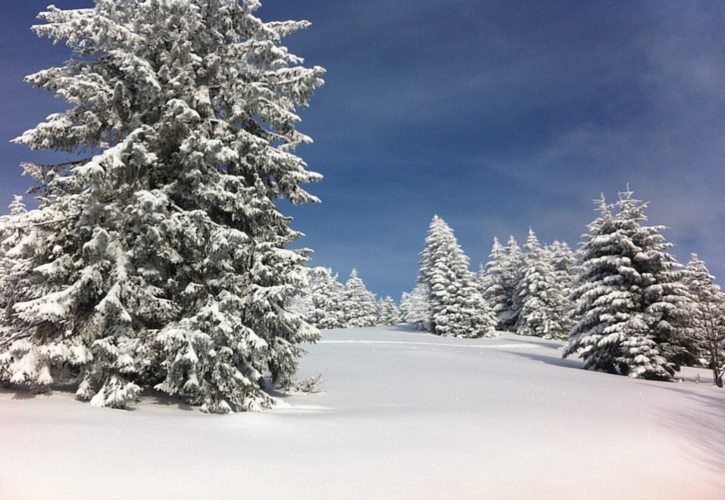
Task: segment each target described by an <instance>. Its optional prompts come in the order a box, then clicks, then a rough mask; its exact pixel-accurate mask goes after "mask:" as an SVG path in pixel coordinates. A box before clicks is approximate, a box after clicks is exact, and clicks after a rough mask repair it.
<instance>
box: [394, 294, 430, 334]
mask: <svg viewBox="0 0 725 500" xmlns="http://www.w3.org/2000/svg"><path fill="white" fill-rule="evenodd" d="M429 295H430V293H429V292H428V287H427V286H426V285H424V284H422V283H418V284H417V285H416V286H415V288H413V291H412V292H410V293H409V294H407V297H405V296H404V297H403V299H401V303H400V309H401V311H403V310H404V311H405V315H404V316H403V318H402V319H403V321H405V322H406V323H410V324H411V325H415V326H416V328H418V329H420V330H425V331H430V330H431V325H430V317H431V312H430V304H429V303H428V297H429Z"/></svg>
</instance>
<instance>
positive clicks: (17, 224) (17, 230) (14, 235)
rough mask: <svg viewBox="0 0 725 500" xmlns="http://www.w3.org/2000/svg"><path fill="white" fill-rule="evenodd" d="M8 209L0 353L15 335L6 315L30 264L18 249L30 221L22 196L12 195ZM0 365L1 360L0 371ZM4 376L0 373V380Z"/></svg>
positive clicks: (0, 225) (1, 252) (0, 285)
mask: <svg viewBox="0 0 725 500" xmlns="http://www.w3.org/2000/svg"><path fill="white" fill-rule="evenodd" d="M9 209H10V213H9V214H7V215H3V216H2V217H0V352H1V351H2V349H3V346H7V345H9V344H10V343H11V342H12V341H13V338H14V337H15V335H13V333H14V332H13V330H11V329H9V328H8V325H9V323H10V319H9V318H10V316H11V315H12V313H13V311H12V306H13V304H14V303H15V302H16V301H18V299H19V297H18V294H17V291H18V282H19V279H20V278H21V277H22V276H23V275H25V274H26V273H27V272H28V268H29V266H30V262H29V259H28V258H26V257H24V256H23V253H22V252H19V250H20V248H19V244H20V243H21V242H22V241H24V240H25V238H26V237H27V235H28V230H27V227H28V226H29V224H30V223H31V222H30V217H29V214H28V211H27V210H26V208H25V204H24V203H23V197H22V196H15V197H14V198H13V201H12V202H11V203H10V206H9ZM25 241H26V244H27V243H28V242H27V240H25ZM21 335H22V334H21ZM2 365H3V363H2V360H1V359H0V370H3V368H2ZM3 378H7V377H2V376H1V375H0V380H2V379H3Z"/></svg>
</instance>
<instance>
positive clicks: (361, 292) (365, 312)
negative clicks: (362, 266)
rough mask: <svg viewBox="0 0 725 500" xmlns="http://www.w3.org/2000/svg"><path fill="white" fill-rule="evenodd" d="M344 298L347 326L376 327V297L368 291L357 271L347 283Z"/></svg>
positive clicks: (353, 271) (351, 274) (352, 273)
mask: <svg viewBox="0 0 725 500" xmlns="http://www.w3.org/2000/svg"><path fill="white" fill-rule="evenodd" d="M343 297H344V298H343V309H344V311H345V326H347V327H352V328H360V327H365V326H374V325H375V323H376V322H377V320H378V305H377V302H376V300H375V295H374V294H373V293H372V292H370V291H369V290H368V289H367V287H366V286H365V283H364V282H363V280H362V279H361V278H360V277H359V276H358V274H357V270H356V269H353V270H352V272H351V273H350V277H349V278H348V279H347V281H346V282H345V291H344V294H343Z"/></svg>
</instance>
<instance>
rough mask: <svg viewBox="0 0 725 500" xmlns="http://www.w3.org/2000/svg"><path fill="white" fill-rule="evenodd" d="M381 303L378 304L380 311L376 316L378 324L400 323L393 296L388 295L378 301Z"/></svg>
mask: <svg viewBox="0 0 725 500" xmlns="http://www.w3.org/2000/svg"><path fill="white" fill-rule="evenodd" d="M380 302H381V303H380V304H379V306H378V310H379V311H380V317H379V318H378V324H379V325H397V324H398V323H400V321H401V319H400V311H399V310H398V307H397V306H396V305H395V301H394V300H393V298H392V297H391V296H390V295H388V296H387V297H385V299H383V300H382V301H380Z"/></svg>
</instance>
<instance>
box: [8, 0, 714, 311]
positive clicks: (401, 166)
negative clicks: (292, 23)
mask: <svg viewBox="0 0 725 500" xmlns="http://www.w3.org/2000/svg"><path fill="white" fill-rule="evenodd" d="M47 3H48V0H42V1H36V0H25V1H20V0H13V1H12V2H11V3H10V4H9V5H8V6H5V9H4V12H3V16H2V19H0V65H1V67H2V72H1V73H0V96H2V99H0V116H1V117H2V120H1V121H0V164H1V165H2V174H1V175H2V177H1V179H2V182H1V183H0V203H2V204H3V205H4V206H7V204H8V203H9V201H10V199H11V196H12V194H14V193H19V192H22V191H23V190H24V189H25V188H26V187H27V186H28V180H27V179H25V178H22V177H21V176H20V169H19V167H18V163H19V162H21V161H42V160H43V159H45V158H48V156H47V155H45V154H42V153H40V154H39V153H34V152H30V151H28V150H27V149H25V148H23V147H21V146H16V145H11V144H9V143H8V141H9V140H10V139H12V138H13V137H15V136H17V135H19V134H20V133H21V132H22V131H24V130H25V129H28V128H31V127H32V126H34V125H35V124H36V123H37V122H39V121H40V120H42V119H43V118H44V117H45V116H46V115H48V114H49V113H51V112H54V111H56V110H59V109H63V104H62V102H60V101H58V100H56V99H53V98H52V97H51V96H49V95H47V94H45V93H44V92H42V91H39V90H34V89H32V88H30V87H29V86H27V85H25V84H24V83H22V77H23V76H24V75H26V74H29V73H32V72H34V71H37V70H39V69H42V68H45V67H48V66H52V65H58V64H60V63H61V62H62V61H63V60H64V59H65V58H67V56H68V54H67V52H66V51H65V49H64V48H63V47H53V46H52V45H51V44H50V43H49V41H48V40H45V39H38V38H36V37H35V36H34V35H33V34H32V33H31V32H30V31H29V26H30V25H31V24H33V23H34V22H35V21H34V16H35V14H36V13H37V12H38V11H40V10H42V9H43V8H44V7H45V5H46V4H47ZM54 3H55V4H56V5H57V6H58V7H61V8H69V7H77V6H87V5H90V2H89V1H84V0H56V1H55V2H54ZM263 4H264V5H263V8H262V9H261V10H260V11H259V13H258V14H259V15H260V17H262V18H263V19H265V20H273V19H274V20H279V19H301V18H304V19H308V20H310V21H312V23H313V26H312V27H311V28H310V29H309V30H307V31H305V32H302V33H298V34H295V35H293V36H292V37H290V38H289V39H288V40H287V44H288V46H289V47H290V48H291V49H292V51H293V52H295V53H297V54H298V55H301V56H303V57H305V59H306V62H307V64H310V65H320V66H324V67H325V68H326V69H327V70H328V73H327V76H326V81H327V84H326V85H325V87H323V88H322V89H320V91H319V92H318V94H317V95H316V97H315V99H314V100H313V102H312V106H311V107H310V108H309V109H307V110H305V111H304V112H303V122H302V124H301V127H300V128H301V130H302V131H303V132H305V133H307V134H309V135H311V136H312V137H313V138H314V140H315V144H313V145H310V146H305V147H303V148H302V149H300V150H299V153H300V154H301V155H302V156H303V157H304V158H305V160H306V161H307V163H308V164H309V165H310V168H311V169H313V170H316V171H318V172H321V173H323V174H324V175H325V180H324V181H323V182H322V183H320V184H317V185H312V186H309V189H310V191H312V192H313V193H314V194H316V195H317V196H319V197H320V198H321V199H322V204H321V205H315V206H307V207H295V208H293V209H287V211H288V212H291V214H292V215H294V217H295V223H294V225H295V228H297V229H300V230H302V231H303V232H305V233H306V234H307V237H306V238H305V239H304V240H303V243H304V245H305V246H308V247H310V248H313V249H314V250H315V256H314V258H313V263H314V264H317V265H325V266H331V267H333V269H335V270H336V271H338V272H339V273H340V275H341V278H343V279H344V278H345V277H346V276H347V274H348V273H349V271H350V268H352V267H353V266H355V267H357V268H358V270H359V272H360V274H361V276H362V277H363V279H364V280H365V281H366V283H367V284H368V286H369V287H370V288H371V289H372V290H373V291H374V292H376V293H378V294H379V295H386V294H391V295H393V296H394V297H395V298H396V299H397V298H398V297H399V295H400V293H401V292H402V291H404V290H408V289H410V288H412V286H413V284H414V281H415V275H416V270H417V260H418V252H419V251H420V250H421V248H422V244H423V238H424V237H425V232H426V230H427V226H428V223H429V222H430V219H431V218H432V216H433V215H434V214H438V215H440V216H441V217H443V218H444V219H446V221H447V222H448V223H449V224H450V225H451V226H452V227H453V229H454V230H455V232H456V234H457V236H458V237H459V240H460V242H461V243H462V245H463V247H464V249H465V251H466V252H467V254H468V255H469V256H470V257H471V261H472V265H473V266H475V267H476V268H477V267H478V264H479V263H480V262H481V261H485V259H486V256H487V254H488V252H489V249H490V245H491V238H492V237H493V236H494V235H498V236H499V237H501V238H507V237H508V235H509V234H513V235H514V236H516V237H517V238H519V240H523V238H524V237H525V233H526V231H527V230H528V228H529V226H532V227H533V228H534V229H535V230H536V231H537V233H538V235H539V237H540V239H542V240H544V241H551V240H553V239H560V240H564V241H567V242H569V243H570V244H572V245H574V244H576V242H577V241H578V239H579V235H580V234H581V233H582V232H584V230H585V226H586V224H587V223H588V222H589V221H590V220H591V219H592V217H593V216H594V213H593V211H592V209H593V205H592V202H591V200H592V199H594V198H596V197H598V196H599V193H601V192H604V193H605V194H606V195H607V196H608V197H609V198H610V199H613V198H614V197H616V193H617V191H619V190H622V189H623V188H624V187H625V185H626V183H627V182H629V183H630V185H631V187H632V188H633V189H634V191H635V192H636V194H637V195H638V197H640V198H642V199H645V200H648V201H650V202H651V205H650V210H649V214H650V219H651V221H652V222H654V223H658V224H666V225H667V226H669V227H670V229H669V231H667V236H668V238H669V239H670V240H671V241H672V242H673V243H675V245H676V247H675V249H674V253H675V254H676V255H677V257H678V258H680V259H681V260H686V259H687V258H688V256H689V253H690V252H693V251H694V252H698V253H699V254H700V256H701V257H702V258H703V259H705V260H706V262H707V263H708V265H709V267H710V269H711V271H712V272H714V273H715V274H716V275H718V276H719V277H723V276H725V262H723V256H724V255H725V251H724V250H723V248H725V232H724V228H725V203H724V202H723V195H724V194H725V167H724V165H723V162H724V161H725V94H724V92H723V90H724V89H725V31H724V30H723V29H722V26H723V25H725V3H723V2H720V1H710V2H703V1H694V0H693V1H688V2H681V1H674V2H669V1H663V0H657V1H651V2H644V1H639V2H634V1H633V2H620V1H614V2H604V1H602V2H593V1H592V2H581V1H569V2H567V1H563V2H555V1H539V2H533V1H531V2H510V1H500V2H488V1H481V0H415V1H414V0H367V1H364V2H363V1H346V0H306V1H300V0H267V1H266V2H263ZM10 5H11V6H10Z"/></svg>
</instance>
